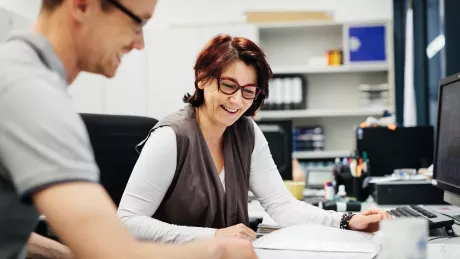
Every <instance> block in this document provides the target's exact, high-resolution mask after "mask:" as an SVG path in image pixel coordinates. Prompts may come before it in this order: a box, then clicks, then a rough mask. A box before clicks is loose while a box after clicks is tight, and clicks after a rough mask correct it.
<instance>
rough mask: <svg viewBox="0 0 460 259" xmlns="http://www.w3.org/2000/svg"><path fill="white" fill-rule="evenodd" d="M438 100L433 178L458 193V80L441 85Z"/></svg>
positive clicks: (459, 159) (459, 116) (459, 174)
mask: <svg viewBox="0 0 460 259" xmlns="http://www.w3.org/2000/svg"><path fill="white" fill-rule="evenodd" d="M439 100H440V102H439V111H438V129H437V131H438V132H437V133H438V134H437V137H438V138H437V154H436V161H435V169H434V170H435V178H436V180H437V181H438V182H439V181H440V182H442V183H443V185H444V186H441V187H444V189H447V190H449V191H451V192H455V193H457V194H459V195H460V81H457V82H454V83H451V84H448V85H445V86H443V87H442V90H441V92H440V99H439ZM445 185H447V187H446V186H445Z"/></svg>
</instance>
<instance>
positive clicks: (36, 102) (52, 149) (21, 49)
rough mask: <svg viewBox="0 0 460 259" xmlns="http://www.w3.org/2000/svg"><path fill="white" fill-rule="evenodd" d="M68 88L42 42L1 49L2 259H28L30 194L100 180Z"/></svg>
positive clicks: (19, 41)
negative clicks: (49, 188)
mask: <svg viewBox="0 0 460 259" xmlns="http://www.w3.org/2000/svg"><path fill="white" fill-rule="evenodd" d="M66 88H67V82H66V73H65V70H64V66H63V64H62V62H61V61H60V60H59V58H58V57H57V55H56V53H55V52H54V50H53V48H52V47H51V45H50V43H49V42H48V41H47V40H46V39H45V38H44V37H41V36H39V35H35V34H23V35H16V36H13V37H12V38H11V39H10V40H9V41H8V42H7V43H5V44H2V45H0V258H2V259H6V258H15V259H16V258H25V256H26V244H27V240H28V237H29V235H30V233H31V232H32V231H33V230H34V228H35V226H36V224H37V222H38V217H39V214H38V213H37V211H36V209H35V208H34V207H33V205H32V202H31V199H30V197H31V195H32V194H33V193H35V192H37V191H40V190H43V189H44V188H47V187H49V186H51V185H53V184H56V183H62V182H68V181H93V182H97V181H98V180H99V171H98V168H97V166H96V164H95V162H94V155H93V152H92V149H91V145H90V141H89V137H88V134H87V131H86V128H85V126H84V124H83V122H82V120H81V119H80V117H79V115H78V114H77V113H76V112H75V110H74V108H73V106H72V102H71V99H70V97H69V96H68V94H67V92H66ZM75 195H78V194H77V193H76V194H75ZM88 202H90V201H88Z"/></svg>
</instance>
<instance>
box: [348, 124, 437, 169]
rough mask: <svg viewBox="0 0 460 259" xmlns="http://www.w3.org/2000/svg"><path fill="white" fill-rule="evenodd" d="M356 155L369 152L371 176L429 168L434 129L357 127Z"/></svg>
mask: <svg viewBox="0 0 460 259" xmlns="http://www.w3.org/2000/svg"><path fill="white" fill-rule="evenodd" d="M355 133H356V135H355V137H356V151H357V154H360V155H361V154H363V153H364V152H366V153H367V156H368V166H369V167H370V170H369V174H370V175H371V176H385V175H391V174H392V173H393V170H394V169H398V168H413V169H416V170H418V169H420V168H426V167H428V166H430V165H431V164H432V163H433V149H434V129H433V127H432V126H417V127H397V128H396V129H395V130H391V129H389V128H388V127H373V128H357V129H356V131H355Z"/></svg>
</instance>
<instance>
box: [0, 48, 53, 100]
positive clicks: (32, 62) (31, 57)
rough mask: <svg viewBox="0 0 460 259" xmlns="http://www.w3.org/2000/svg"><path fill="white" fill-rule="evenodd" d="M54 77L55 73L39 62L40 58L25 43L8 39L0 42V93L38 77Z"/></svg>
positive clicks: (43, 78) (45, 78)
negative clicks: (2, 42)
mask: <svg viewBox="0 0 460 259" xmlns="http://www.w3.org/2000/svg"><path fill="white" fill-rule="evenodd" d="M55 77H56V75H55V74H54V73H53V72H52V71H51V70H49V69H48V68H47V67H46V66H45V65H44V64H43V63H41V61H40V58H39V57H38V56H37V54H36V53H35V52H34V51H33V50H32V49H31V48H30V47H28V46H27V44H26V43H24V42H21V41H9V42H6V43H4V44H0V78H1V79H2V80H0V95H1V93H2V92H3V91H5V90H6V89H7V88H9V87H12V86H15V85H20V84H27V83H32V82H33V81H34V80H36V81H40V79H42V82H45V81H46V80H49V79H51V78H55ZM53 81H54V80H53ZM56 82H57V81H56Z"/></svg>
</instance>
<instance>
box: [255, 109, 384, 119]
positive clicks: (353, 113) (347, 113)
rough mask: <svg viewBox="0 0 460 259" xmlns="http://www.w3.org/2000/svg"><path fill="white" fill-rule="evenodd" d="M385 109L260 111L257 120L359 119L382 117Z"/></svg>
mask: <svg viewBox="0 0 460 259" xmlns="http://www.w3.org/2000/svg"><path fill="white" fill-rule="evenodd" d="M384 110H385V109H383V108H380V109H370V108H368V109H366V108H363V109H348V110H347V109H344V110H314V109H310V110H291V111H286V110H283V111H261V112H259V114H258V119H293V118H319V117H360V116H379V115H383V112H384Z"/></svg>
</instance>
